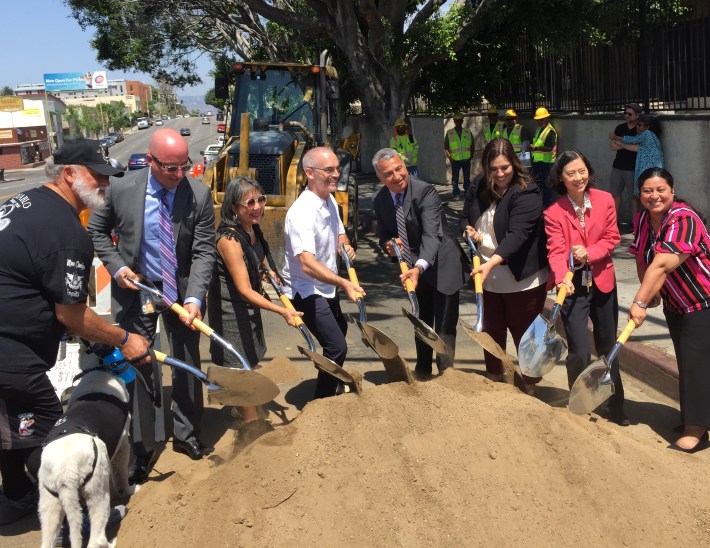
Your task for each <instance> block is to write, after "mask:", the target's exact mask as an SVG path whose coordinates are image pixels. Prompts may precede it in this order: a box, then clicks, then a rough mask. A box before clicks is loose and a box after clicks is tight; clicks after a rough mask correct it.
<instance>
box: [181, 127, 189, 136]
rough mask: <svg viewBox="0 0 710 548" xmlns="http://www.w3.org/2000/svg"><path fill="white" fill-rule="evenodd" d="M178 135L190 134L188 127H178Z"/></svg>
mask: <svg viewBox="0 0 710 548" xmlns="http://www.w3.org/2000/svg"><path fill="white" fill-rule="evenodd" d="M180 135H182V136H183V137H187V136H188V135H190V128H189V127H181V128H180Z"/></svg>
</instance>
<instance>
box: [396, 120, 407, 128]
mask: <svg viewBox="0 0 710 548" xmlns="http://www.w3.org/2000/svg"><path fill="white" fill-rule="evenodd" d="M406 125H407V121H406V120H405V119H404V118H397V119H396V120H395V121H394V127H399V126H406Z"/></svg>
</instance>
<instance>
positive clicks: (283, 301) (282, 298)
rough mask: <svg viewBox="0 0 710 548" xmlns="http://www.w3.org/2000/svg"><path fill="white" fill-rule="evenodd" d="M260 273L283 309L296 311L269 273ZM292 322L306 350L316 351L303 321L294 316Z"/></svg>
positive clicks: (266, 271)
mask: <svg viewBox="0 0 710 548" xmlns="http://www.w3.org/2000/svg"><path fill="white" fill-rule="evenodd" d="M262 273H263V274H265V275H266V277H267V278H268V279H269V282H270V283H271V285H272V287H273V288H274V291H276V294H277V295H278V296H279V300H280V301H281V304H283V305H284V307H286V308H288V309H289V310H296V309H295V308H294V306H293V303H291V300H290V299H289V298H288V296H287V295H286V294H285V293H284V291H283V289H281V286H280V285H279V283H278V282H277V281H276V278H274V277H273V276H272V275H271V272H269V271H268V270H266V269H264V270H263V271H262ZM293 322H294V323H295V324H296V329H298V330H299V331H300V332H301V335H303V338H304V339H305V340H306V344H307V345H308V349H309V350H310V351H311V352H315V351H316V343H315V342H314V341H313V335H312V334H311V332H310V331H309V330H308V328H307V327H306V324H305V323H303V320H302V319H301V318H300V317H299V316H295V317H294V318H293Z"/></svg>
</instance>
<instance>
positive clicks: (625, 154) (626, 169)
mask: <svg viewBox="0 0 710 548" xmlns="http://www.w3.org/2000/svg"><path fill="white" fill-rule="evenodd" d="M639 114H641V106H640V105H639V104H638V103H628V104H627V105H626V106H625V107H624V120H625V122H624V123H623V124H619V125H618V126H616V128H615V129H614V131H613V132H612V133H611V134H610V135H609V138H610V139H612V138H613V137H614V136H615V135H618V136H619V137H623V136H624V135H636V121H637V120H638V117H639ZM612 148H613V147H612ZM635 169H636V153H635V152H632V151H630V150H624V149H623V148H622V149H619V150H617V152H616V157H615V158H614V163H613V164H612V167H611V177H610V178H609V186H610V188H609V190H610V191H611V194H612V196H614V204H615V205H616V216H617V218H620V217H619V207H620V206H621V196H622V193H623V192H624V188H626V189H627V190H626V192H628V193H629V196H630V198H631V216H632V218H633V216H634V215H636V212H637V211H638V209H639V201H638V199H637V198H634V195H633V194H634V193H633V188H634V184H636V182H635V180H634V172H635Z"/></svg>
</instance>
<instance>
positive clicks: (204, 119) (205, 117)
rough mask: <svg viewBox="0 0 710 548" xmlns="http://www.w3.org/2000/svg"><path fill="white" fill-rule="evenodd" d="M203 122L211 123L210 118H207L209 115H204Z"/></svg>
mask: <svg viewBox="0 0 710 548" xmlns="http://www.w3.org/2000/svg"><path fill="white" fill-rule="evenodd" d="M202 123H203V124H209V123H210V119H209V118H207V116H203V117H202Z"/></svg>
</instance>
